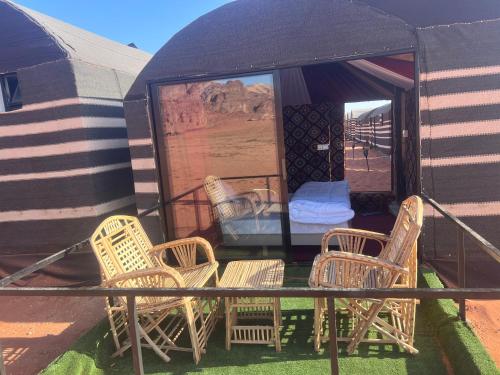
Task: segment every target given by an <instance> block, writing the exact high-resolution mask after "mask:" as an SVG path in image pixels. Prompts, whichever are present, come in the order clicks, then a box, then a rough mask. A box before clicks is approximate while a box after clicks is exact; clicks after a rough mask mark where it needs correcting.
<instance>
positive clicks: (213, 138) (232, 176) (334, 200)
mask: <svg viewBox="0 0 500 375" xmlns="http://www.w3.org/2000/svg"><path fill="white" fill-rule="evenodd" d="M412 59H413V55H411V59H410V58H409V57H408V56H403V57H401V56H396V57H392V56H390V57H384V58H378V59H371V60H367V59H365V60H353V61H345V62H335V63H331V62H330V63H323V64H316V65H309V66H299V67H293V68H288V69H281V70H278V71H274V72H268V73H255V74H252V75H240V76H227V77H213V78H212V79H210V78H205V79H204V80H201V81H200V80H193V81H190V82H186V81H181V82H169V83H158V84H157V86H155V87H154V89H153V90H152V92H153V94H154V95H155V98H154V100H155V103H156V113H155V119H156V121H155V123H156V125H155V127H156V137H157V142H158V150H159V151H158V152H159V161H160V165H161V166H162V173H161V176H162V178H163V184H162V194H163V202H164V203H165V217H166V220H165V222H166V223H167V229H168V238H169V239H176V238H183V237H188V236H193V235H200V236H203V237H205V238H208V239H210V242H211V243H213V244H214V246H215V247H216V248H217V251H218V257H219V258H220V259H230V258H234V257H236V258H258V257H266V256H268V257H284V256H287V257H288V258H289V259H290V258H292V259H294V260H298V261H300V260H311V259H312V258H313V257H314V256H315V255H316V254H317V253H318V252H319V246H320V243H321V238H322V237H323V235H324V233H325V232H327V231H328V230H330V229H332V228H339V227H340V228H346V227H354V228H360V229H367V230H376V231H379V232H387V231H388V230H389V229H390V228H391V227H392V221H391V220H393V217H392V216H391V215H390V213H389V205H390V203H391V202H392V201H395V200H397V199H398V197H399V196H402V195H404V194H405V191H403V190H402V189H401V188H400V186H405V184H404V182H405V181H406V180H403V183H401V181H400V180H401V179H406V177H407V176H410V175H412V176H416V175H417V174H416V168H415V165H416V164H408V163H407V162H406V159H405V158H403V155H414V156H413V157H412V158H410V159H412V160H416V151H417V150H418V147H417V146H418V145H417V143H416V142H415V143H414V144H413V143H411V142H410V143H411V144H410V143H408V141H409V140H410V139H412V140H414V139H415V138H411V137H405V134H406V135H408V134H416V131H415V129H414V127H415V124H414V123H411V121H410V120H411V119H415V111H416V107H415V105H414V104H415V99H414V95H415V92H414V90H413V79H411V78H409V77H413V74H414V72H413V60H412ZM401 66H402V67H403V68H401ZM408 66H410V67H411V69H409V70H408V71H406V70H405V69H406V68H408ZM380 99H383V100H386V102H383V103H382V104H386V106H385V107H384V106H381V108H379V107H374V108H372V107H370V108H364V109H365V111H364V113H368V114H367V115H366V116H364V117H365V118H366V124H365V123H363V124H361V123H360V124H361V125H360V126H358V127H356V132H357V133H356V132H354V133H352V129H351V128H349V126H348V124H347V122H346V116H347V117H349V119H352V118H353V117H354V116H351V111H350V110H349V109H348V110H347V111H346V108H351V107H349V105H348V106H347V107H345V106H346V103H359V102H367V101H371V102H373V101H374V100H380ZM377 104H379V103H377ZM387 104H388V106H387ZM351 106H352V105H351ZM408 111H409V112H413V114H412V113H407V112H408ZM362 114H363V113H360V115H359V116H357V117H360V116H361V115H362ZM389 114H390V116H389ZM389 122H390V123H389ZM410 128H411V129H410ZM410 130H411V131H410ZM351 133H352V134H351ZM353 142H354V146H355V147H354V161H355V162H358V164H361V166H358V167H357V166H356V165H355V164H353V162H352V155H351V154H350V153H349V151H351V152H352V143H353ZM364 146H365V148H367V158H365V159H363V158H362V157H364V154H363V147H364ZM360 152H361V155H362V156H360V155H359V153H360ZM366 162H368V163H366ZM356 169H359V172H360V173H359V174H358V176H356V174H355V173H354V172H356ZM365 169H366V170H365ZM368 169H369V170H368ZM363 173H364V175H363V176H364V177H363V176H362V178H360V175H361V174H363ZM377 173H378V174H380V175H381V176H382V177H380V178H375V179H374V176H375V175H376V174H377ZM375 180H376V181H375ZM381 224H382V226H381Z"/></svg>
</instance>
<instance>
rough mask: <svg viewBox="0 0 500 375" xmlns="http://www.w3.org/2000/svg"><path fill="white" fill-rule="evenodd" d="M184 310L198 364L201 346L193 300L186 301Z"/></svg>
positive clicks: (194, 357)
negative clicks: (192, 304)
mask: <svg viewBox="0 0 500 375" xmlns="http://www.w3.org/2000/svg"><path fill="white" fill-rule="evenodd" d="M184 310H185V313H186V323H187V327H188V331H189V337H190V339H191V346H192V347H193V359H194V362H195V363H196V364H198V363H199V362H200V359H201V348H200V343H199V340H198V333H197V330H196V323H195V320H194V314H193V307H192V306H191V302H186V303H185V304H184Z"/></svg>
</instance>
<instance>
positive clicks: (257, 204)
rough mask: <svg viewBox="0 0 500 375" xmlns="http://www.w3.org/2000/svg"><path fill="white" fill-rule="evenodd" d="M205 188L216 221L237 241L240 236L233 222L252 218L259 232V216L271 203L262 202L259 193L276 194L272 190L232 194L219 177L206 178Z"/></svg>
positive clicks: (254, 190)
mask: <svg viewBox="0 0 500 375" xmlns="http://www.w3.org/2000/svg"><path fill="white" fill-rule="evenodd" d="M204 187H205V192H206V193H207V196H208V199H209V200H210V203H211V204H212V207H213V210H214V213H215V217H216V219H217V220H218V221H219V224H220V225H221V226H224V227H225V229H226V230H227V231H228V232H229V233H230V235H231V236H232V237H233V238H234V239H235V240H237V239H238V238H239V236H238V233H237V231H236V230H235V228H234V226H233V225H232V224H231V222H232V221H233V220H237V219H242V218H245V217H247V218H248V217H252V218H253V219H254V220H255V227H256V230H257V231H259V230H260V224H259V216H260V215H261V214H263V213H264V214H265V213H266V210H267V209H268V208H269V203H265V202H263V201H262V200H261V197H260V195H259V191H261V192H271V193H273V194H275V192H274V191H273V190H270V189H253V190H251V191H246V192H242V193H238V194H232V193H231V192H229V191H228V189H227V187H226V186H224V184H223V182H222V181H221V179H220V178H219V177H217V176H207V177H205V182H204Z"/></svg>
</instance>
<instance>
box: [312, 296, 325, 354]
mask: <svg viewBox="0 0 500 375" xmlns="http://www.w3.org/2000/svg"><path fill="white" fill-rule="evenodd" d="M322 326H323V314H322V312H321V301H320V300H319V299H318V298H315V299H314V350H315V351H316V352H319V350H320V348H321V334H322V329H321V327H322Z"/></svg>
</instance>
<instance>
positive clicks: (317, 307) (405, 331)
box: [309, 196, 423, 354]
mask: <svg viewBox="0 0 500 375" xmlns="http://www.w3.org/2000/svg"><path fill="white" fill-rule="evenodd" d="M422 220H423V203H422V201H421V199H420V198H418V197H416V196H412V197H410V198H408V199H406V200H405V201H404V202H403V203H402V205H401V208H400V211H399V214H398V217H397V219H396V223H395V225H394V229H393V231H392V233H391V235H390V236H387V235H385V234H382V233H376V232H370V231H364V230H359V229H332V230H330V231H329V232H327V233H326V234H325V235H324V237H323V240H322V248H321V254H320V255H318V256H317V257H316V259H315V261H314V264H313V267H312V271H311V276H310V279H309V285H310V286H313V287H320V286H321V287H331V288H339V287H341V288H342V287H344V288H398V287H405V288H416V287H417V239H418V236H419V234H420V231H421V227H422ZM333 237H335V238H336V239H337V241H338V244H339V247H340V251H329V249H328V244H329V242H330V240H331V239H332V238H333ZM367 240H374V241H376V242H378V243H379V245H380V246H381V253H380V255H379V256H378V257H377V258H374V257H370V256H366V255H363V254H362V252H363V249H364V247H365V245H366V241H367ZM340 302H341V310H343V311H345V312H347V313H348V314H349V315H350V316H351V317H352V326H353V328H352V330H351V331H350V332H349V334H348V335H347V336H343V337H342V336H341V337H339V341H347V342H348V343H349V344H348V347H347V351H348V353H349V354H352V352H353V351H354V350H355V349H356V347H357V346H358V344H359V343H360V342H375V343H381V344H384V343H395V344H398V345H399V346H401V347H402V348H403V349H404V350H406V351H408V352H409V353H412V354H416V353H418V350H417V349H416V348H415V347H414V346H413V341H414V330H415V310H416V303H417V300H416V299H389V298H385V299H380V300H376V299H370V300H354V299H341V300H340ZM383 316H384V317H386V318H388V319H384V318H383ZM325 317H326V301H325V300H324V299H316V300H315V304H314V349H315V350H316V351H319V349H320V346H321V343H322V342H325V341H327V340H328V336H327V335H326V333H325V331H326V329H325V327H324V325H325ZM370 327H372V328H374V329H375V330H376V331H377V332H378V333H379V334H380V335H381V336H382V338H367V337H365V335H366V333H367V332H368V329H369V328H370Z"/></svg>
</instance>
